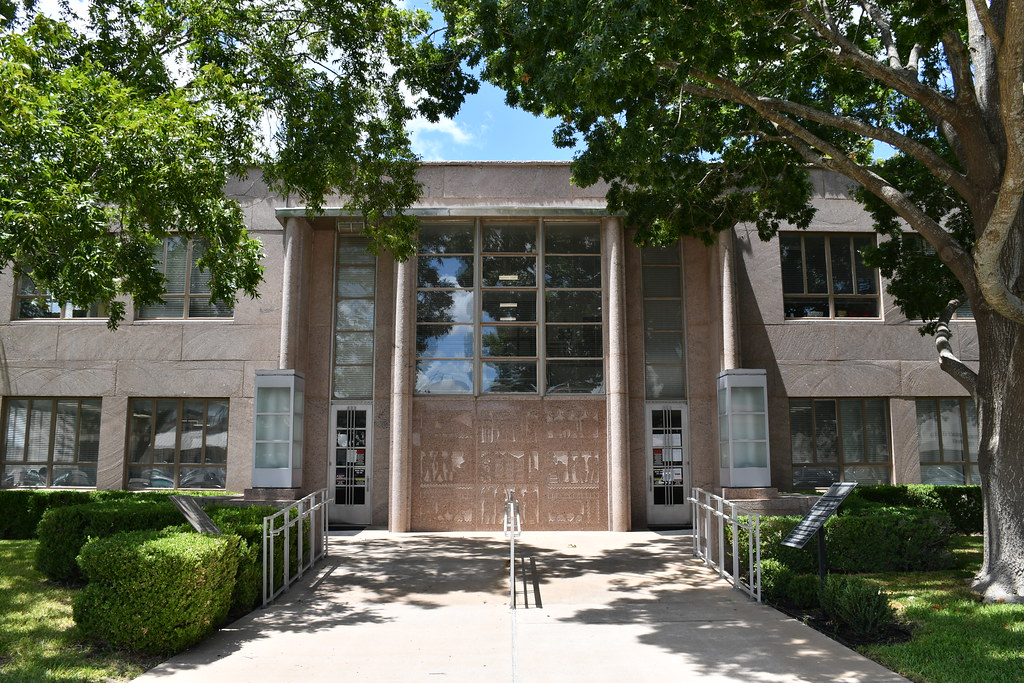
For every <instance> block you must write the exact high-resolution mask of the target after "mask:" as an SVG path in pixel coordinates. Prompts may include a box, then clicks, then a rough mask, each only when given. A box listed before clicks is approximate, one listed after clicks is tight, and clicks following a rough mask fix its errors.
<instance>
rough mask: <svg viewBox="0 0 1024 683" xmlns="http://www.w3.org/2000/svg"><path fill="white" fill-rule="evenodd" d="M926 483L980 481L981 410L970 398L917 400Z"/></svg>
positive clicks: (968, 482) (971, 482) (922, 471)
mask: <svg viewBox="0 0 1024 683" xmlns="http://www.w3.org/2000/svg"><path fill="white" fill-rule="evenodd" d="M917 435H918V452H919V453H920V457H921V483H922V484H977V483H980V481H979V479H978V412H977V410H976V409H975V406H974V401H973V400H972V399H969V398H920V399H918V400H917Z"/></svg>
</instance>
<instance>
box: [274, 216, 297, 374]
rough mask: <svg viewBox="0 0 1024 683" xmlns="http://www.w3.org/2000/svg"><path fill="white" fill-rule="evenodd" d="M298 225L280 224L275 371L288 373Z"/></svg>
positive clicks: (294, 310) (292, 342)
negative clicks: (281, 241) (281, 250)
mask: <svg viewBox="0 0 1024 683" xmlns="http://www.w3.org/2000/svg"><path fill="white" fill-rule="evenodd" d="M301 257H302V224H301V221H300V220H299V219H298V218H289V219H288V220H287V221H286V222H285V225H284V258H283V259H282V261H283V262H284V269H283V271H282V273H281V346H280V350H279V352H278V361H277V368H278V369H279V370H288V369H291V368H292V367H293V363H294V362H295V358H294V355H295V340H294V337H295V331H296V327H297V325H298V311H299V306H298V301H297V299H298V292H299V276H300V274H301V273H302V268H301V265H300V261H299V259H300V258H301Z"/></svg>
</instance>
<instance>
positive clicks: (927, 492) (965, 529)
mask: <svg viewBox="0 0 1024 683" xmlns="http://www.w3.org/2000/svg"><path fill="white" fill-rule="evenodd" d="M864 504H869V505H870V504H878V505H883V506H887V507H912V508H920V509H926V510H942V511H943V512H945V513H946V514H947V515H949V520H950V523H951V524H952V529H953V531H954V532H956V533H958V534H980V533H981V532H982V527H983V526H984V509H985V508H984V506H983V505H982V502H981V487H980V486H936V485H934V484H876V485H872V486H858V487H857V488H855V489H854V490H853V492H852V493H851V494H850V496H849V497H848V498H847V499H846V501H845V502H844V503H843V506H842V507H841V508H840V509H839V513H840V514H843V513H844V511H846V510H851V509H854V508H860V507H863V506H864Z"/></svg>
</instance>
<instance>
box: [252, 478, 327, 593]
mask: <svg viewBox="0 0 1024 683" xmlns="http://www.w3.org/2000/svg"><path fill="white" fill-rule="evenodd" d="M307 520H308V521H309V530H308V534H309V538H308V541H309V545H308V548H309V552H308V553H307V552H306V547H307V546H306V544H305V543H304V542H303V538H302V533H303V527H304V526H305V525H306V521H307ZM296 525H298V527H299V528H298V532H297V536H296V539H295V559H296V564H297V565H298V567H297V569H296V570H295V571H293V569H292V566H291V550H292V530H293V528H294V527H295V526H296ZM282 535H283V543H282V544H281V555H282V558H281V560H282V565H283V566H282V570H283V571H282V580H281V585H280V586H275V585H274V584H275V581H274V571H275V568H276V562H275V551H276V550H277V547H276V545H277V544H276V543H275V540H276V539H277V538H278V537H280V536H282ZM326 555H327V489H320V490H319V491H315V492H313V493H311V494H309V495H308V496H306V497H305V498H302V499H300V500H298V501H296V502H295V503H293V504H290V505H288V506H287V507H286V508H284V509H283V510H281V511H280V512H275V513H274V514H272V515H268V516H267V517H264V518H263V605H264V606H266V605H267V603H269V602H270V601H271V600H273V599H274V598H276V597H277V596H278V595H280V594H281V593H283V592H285V591H286V590H288V588H289V587H290V586H291V585H292V584H293V583H295V581H297V580H298V579H300V578H301V577H302V575H303V573H304V572H305V571H306V570H307V569H309V568H310V567H312V566H313V564H314V563H315V562H316V561H317V560H319V559H320V558H321V557H324V556H326Z"/></svg>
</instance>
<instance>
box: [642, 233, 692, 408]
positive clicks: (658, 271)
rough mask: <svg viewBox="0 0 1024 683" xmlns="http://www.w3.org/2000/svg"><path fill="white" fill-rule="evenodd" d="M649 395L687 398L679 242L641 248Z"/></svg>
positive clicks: (665, 397)
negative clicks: (666, 245)
mask: <svg viewBox="0 0 1024 683" xmlns="http://www.w3.org/2000/svg"><path fill="white" fill-rule="evenodd" d="M641 260H642V263H643V296H644V375H645V381H646V386H647V398H649V399H670V398H686V357H685V354H684V351H683V339H684V337H683V278H682V264H681V262H680V257H679V246H678V245H675V246H672V247H665V248H647V249H644V250H643V251H642V252H641Z"/></svg>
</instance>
